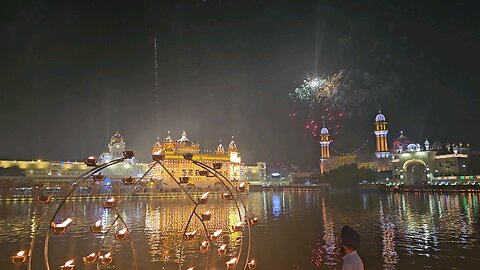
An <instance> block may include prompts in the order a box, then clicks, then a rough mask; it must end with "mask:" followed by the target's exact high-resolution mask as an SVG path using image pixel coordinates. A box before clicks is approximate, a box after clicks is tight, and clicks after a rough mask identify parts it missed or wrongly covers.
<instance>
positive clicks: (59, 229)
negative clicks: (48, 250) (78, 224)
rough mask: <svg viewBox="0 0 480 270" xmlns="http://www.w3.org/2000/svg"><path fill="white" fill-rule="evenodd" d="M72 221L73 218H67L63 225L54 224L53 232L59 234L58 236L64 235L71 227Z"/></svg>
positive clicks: (52, 225)
mask: <svg viewBox="0 0 480 270" xmlns="http://www.w3.org/2000/svg"><path fill="white" fill-rule="evenodd" d="M72 221H73V220H72V219H71V218H67V219H65V220H64V221H63V222H62V223H58V224H56V223H54V222H52V224H51V227H52V229H53V232H55V233H58V234H62V233H64V232H65V231H66V230H67V227H68V225H70V223H72Z"/></svg>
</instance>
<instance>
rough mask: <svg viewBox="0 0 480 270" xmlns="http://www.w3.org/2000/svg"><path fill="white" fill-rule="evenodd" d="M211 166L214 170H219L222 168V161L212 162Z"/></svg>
mask: <svg viewBox="0 0 480 270" xmlns="http://www.w3.org/2000/svg"><path fill="white" fill-rule="evenodd" d="M213 168H214V169H215V170H220V169H221V168H222V163H213Z"/></svg>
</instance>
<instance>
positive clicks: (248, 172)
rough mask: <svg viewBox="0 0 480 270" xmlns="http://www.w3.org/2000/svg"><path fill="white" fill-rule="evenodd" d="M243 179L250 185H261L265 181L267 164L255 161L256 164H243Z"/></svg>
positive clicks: (266, 180) (266, 178)
mask: <svg viewBox="0 0 480 270" xmlns="http://www.w3.org/2000/svg"><path fill="white" fill-rule="evenodd" d="M245 179H246V180H247V181H248V183H250V184H251V185H263V184H265V183H267V182H268V177H267V164H266V163H265V162H257V164H256V165H252V166H248V165H247V166H245Z"/></svg>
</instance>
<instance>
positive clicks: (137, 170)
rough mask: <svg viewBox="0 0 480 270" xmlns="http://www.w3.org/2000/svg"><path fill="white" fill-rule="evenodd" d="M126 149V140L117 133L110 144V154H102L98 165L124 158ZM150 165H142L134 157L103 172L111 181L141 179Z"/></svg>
mask: <svg viewBox="0 0 480 270" xmlns="http://www.w3.org/2000/svg"><path fill="white" fill-rule="evenodd" d="M125 150H127V149H126V144H125V140H124V139H123V137H122V135H120V133H118V131H117V132H115V134H113V136H112V138H111V139H110V142H109V143H108V152H104V153H102V154H101V155H100V156H99V157H98V162H97V164H99V165H100V164H104V163H107V162H109V161H111V160H113V159H117V158H121V157H123V151H125ZM147 167H148V164H145V163H140V162H138V160H137V159H136V158H135V157H133V158H131V159H126V160H124V161H122V162H120V163H118V164H115V165H112V166H110V167H108V168H106V169H105V170H103V171H102V174H104V175H106V176H107V178H110V179H122V178H127V177H130V176H131V177H140V176H141V175H143V174H144V173H145V171H146V170H147Z"/></svg>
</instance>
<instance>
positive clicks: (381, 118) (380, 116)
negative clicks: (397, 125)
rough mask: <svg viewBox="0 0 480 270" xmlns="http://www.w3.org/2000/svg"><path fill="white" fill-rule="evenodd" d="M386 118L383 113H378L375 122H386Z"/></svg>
mask: <svg viewBox="0 0 480 270" xmlns="http://www.w3.org/2000/svg"><path fill="white" fill-rule="evenodd" d="M385 121H386V118H385V115H383V114H382V112H378V114H377V116H376V117H375V122H385Z"/></svg>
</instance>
